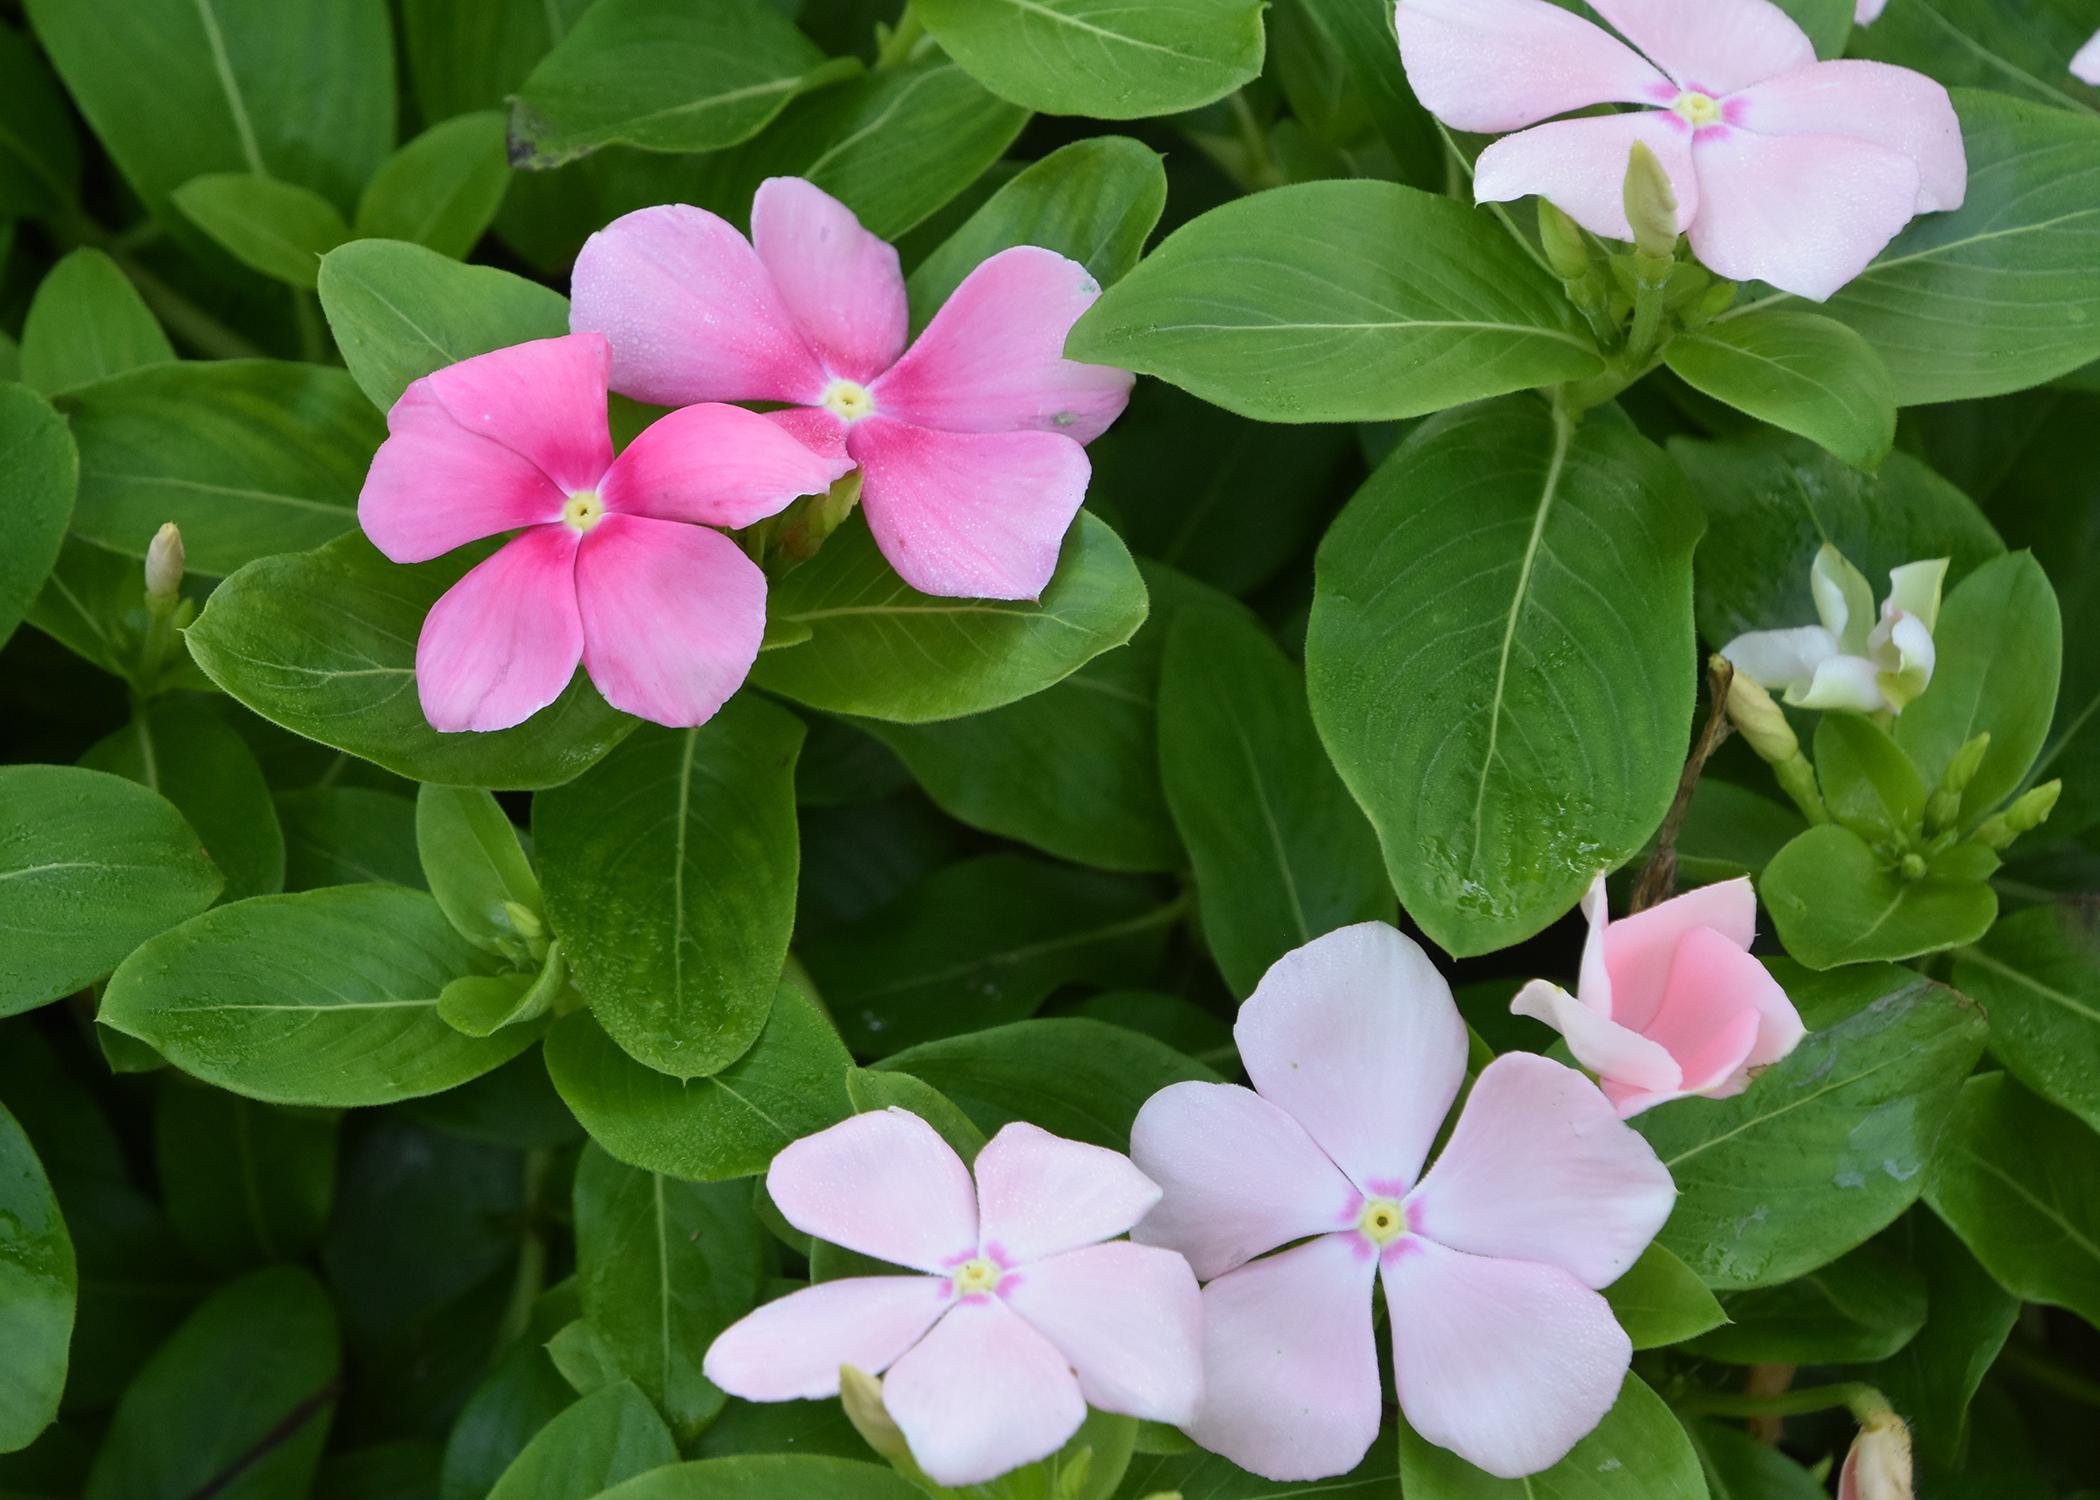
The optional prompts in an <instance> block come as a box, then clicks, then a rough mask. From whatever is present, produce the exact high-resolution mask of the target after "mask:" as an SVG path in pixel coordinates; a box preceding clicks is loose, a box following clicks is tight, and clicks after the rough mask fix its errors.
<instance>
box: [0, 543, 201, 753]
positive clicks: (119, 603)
mask: <svg viewBox="0 0 2100 1500" xmlns="http://www.w3.org/2000/svg"><path fill="white" fill-rule="evenodd" d="M208 583H209V580H206V579H201V578H198V577H197V576H196V575H194V574H191V575H188V576H187V577H186V578H185V579H184V582H183V595H184V597H185V598H188V599H191V600H200V599H201V597H202V595H203V594H205V593H206V592H207V590H208ZM144 585H145V575H144V573H143V572H142V571H141V570H140V563H139V559H138V558H136V557H125V556H124V555H122V554H121V553H117V552H111V551H109V550H108V549H107V548H104V547H97V546H95V545H93V544H92V543H89V542H83V541H82V540H80V538H79V537H77V536H68V537H67V538H66V539H65V542H64V543H63V544H62V545H61V546H60V547H59V549H58V561H57V562H56V563H55V564H53V566H52V568H51V576H50V577H48V578H46V579H45V580H44V587H43V591H42V592H41V593H39V594H38V595H37V596H36V599H35V602H33V603H32V604H31V605H30V606H29V613H28V614H27V615H26V616H24V619H25V621H26V622H27V623H28V624H31V625H34V626H35V627H36V628H37V629H38V630H41V631H42V632H44V634H46V635H48V636H50V637H51V638H52V639H53V640H55V641H57V642H59V643H60V644H61V645H63V646H64V647H65V648H66V649H67V650H68V651H71V652H72V653H73V654H74V655H76V656H78V657H80V658H82V659H83V660H85V661H89V662H93V663H94V664H95V665H96V666H97V667H99V668H101V669H102V670H103V671H105V672H107V673H108V674H109V675H110V676H112V677H116V678H119V679H121V680H123V681H127V682H132V683H134V684H135V685H136V686H137V687H138V689H139V690H140V691H141V692H149V693H155V692H164V691H168V690H172V689H194V690H197V691H201V692H210V691H211V687H212V683H211V679H210V678H209V677H206V676H205V675H204V674H203V673H202V672H201V671H199V670H198V669H197V664H196V663H195V662H193V661H191V660H190V659H189V658H188V657H187V656H186V655H183V654H181V653H173V654H171V655H170V656H169V657H168V658H167V659H166V660H164V661H162V662H161V664H160V669H159V671H158V672H157V673H155V674H152V675H151V677H150V678H148V677H147V674H146V672H145V670H144V666H143V663H142V661H141V656H142V650H141V647H142V645H143V642H144V637H145V633H146V626H147V623H148V622H147V616H146V599H145V593H144ZM142 678H146V679H147V680H143V681H141V680H140V679H142ZM97 727H100V726H97Z"/></svg>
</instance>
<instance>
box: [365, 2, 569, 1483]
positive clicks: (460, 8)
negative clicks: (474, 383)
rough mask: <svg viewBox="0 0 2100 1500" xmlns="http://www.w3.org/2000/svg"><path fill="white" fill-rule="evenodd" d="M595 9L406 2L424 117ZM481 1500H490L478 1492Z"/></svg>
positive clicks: (499, 94)
mask: <svg viewBox="0 0 2100 1500" xmlns="http://www.w3.org/2000/svg"><path fill="white" fill-rule="evenodd" d="M591 3H592V0H482V3H479V4H475V5H460V4H458V3H457V0H402V4H401V7H400V16H401V41H402V50H403V52H405V53H406V54H407V58H408V73H409V80H410V82H411V83H412V85H413V91H414V95H415V100H416V104H417V112H418V113H419V114H421V115H422V117H423V118H424V119H426V120H442V119H445V118H447V117H449V116H452V115H458V114H465V113H466V112H467V111H468V110H474V109H495V108H497V107H498V106H500V105H501V104H502V103H503V102H504V100H505V99H506V98H507V97H508V96H509V95H511V94H513V93H515V92H516V91H517V87H518V85H519V84H521V83H523V82H524V81H525V75H526V74H527V73H529V72H531V71H532V65H533V64H534V63H536V62H538V61H539V60H540V59H541V58H542V57H544V56H545V55H546V53H547V49H548V48H550V47H552V46H553V45H554V44H555V43H556V42H558V41H560V40H561V39H562V37H563V36H564V35H565V34H566V33H567V32H568V29H569V28H570V27H571V26H573V25H574V24H575V23H576V18H577V17H578V16H580V15H582V14H583V13H584V11H585V10H587V9H589V7H590V5H591ZM489 1477H490V1478H491V1479H493V1478H494V1477H495V1476H494V1475H491V1476H489ZM473 1500H482V1497H481V1495H480V1494H479V1493H477V1494H475V1495H474V1496H473Z"/></svg>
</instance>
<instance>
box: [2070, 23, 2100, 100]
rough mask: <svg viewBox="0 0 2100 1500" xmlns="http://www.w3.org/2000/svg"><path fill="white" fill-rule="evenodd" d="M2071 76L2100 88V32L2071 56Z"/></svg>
mask: <svg viewBox="0 0 2100 1500" xmlns="http://www.w3.org/2000/svg"><path fill="white" fill-rule="evenodd" d="M2071 76H2072V77H2074V78H2076V79H2077V80H2078V81H2079V82H2080V83H2090V84H2092V85H2093V86H2095V87H2096V88H2100V31H2096V32H2094V33H2093V35H2092V38H2091V40H2089V41H2087V43H2086V44H2085V45H2084V46H2083V47H2080V48H2079V49H2078V50H2077V51H2076V52H2075V53H2073V54H2072V55H2071Z"/></svg>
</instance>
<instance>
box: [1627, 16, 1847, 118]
mask: <svg viewBox="0 0 2100 1500" xmlns="http://www.w3.org/2000/svg"><path fill="white" fill-rule="evenodd" d="M1590 5H1591V8H1592V9H1594V10H1595V11H1596V12H1597V14H1598V15H1600V16H1602V17H1604V19H1605V20H1606V21H1609V22H1610V23H1611V24H1612V26H1613V27H1614V28H1615V29H1616V30H1617V31H1618V33H1619V35H1621V36H1623V37H1625V38H1626V40H1627V41H1629V42H1631V43H1633V45H1634V46H1636V47H1638V48H1640V49H1641V51H1642V52H1644V53H1646V54H1647V55H1648V56H1649V57H1650V58H1652V59H1654V60H1655V62H1656V63H1658V64H1659V65H1661V67H1662V69H1663V71H1664V72H1666V73H1668V74H1669V75H1670V76H1671V77H1672V78H1674V79H1676V80H1677V81H1678V82H1679V83H1680V84H1682V85H1684V87H1686V88H1688V89H1698V90H1699V91H1700V92H1701V93H1705V94H1712V95H1715V96H1719V95H1722V94H1732V93H1734V92H1735V91H1736V90H1737V89H1740V88H1745V87H1747V86H1748V85H1750V84H1753V83H1762V82H1763V81H1764V80H1765V79H1767V78H1773V77H1776V76H1778V75H1779V74H1781V73H1785V72H1789V71H1791V70H1792V69H1794V68H1805V67H1807V66H1808V65H1809V64H1810V63H1812V62H1814V61H1815V60H1816V48H1815V44H1814V43H1813V42H1811V41H1810V40H1809V39H1808V33H1807V32H1805V31H1803V30H1802V29H1801V28H1800V27H1799V26H1798V25H1796V24H1795V22H1794V18H1793V17H1792V16H1789V15H1788V14H1787V13H1786V12H1785V11H1783V10H1781V9H1780V8H1779V7H1778V6H1776V5H1774V4H1772V3H1771V0H1696V3H1690V4H1688V3H1687V0H1590Z"/></svg>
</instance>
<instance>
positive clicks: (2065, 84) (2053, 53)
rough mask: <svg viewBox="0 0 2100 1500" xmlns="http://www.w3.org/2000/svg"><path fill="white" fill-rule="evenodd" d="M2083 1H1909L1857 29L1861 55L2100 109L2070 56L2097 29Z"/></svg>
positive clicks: (1965, 82) (2036, 99)
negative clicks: (2011, 3) (2015, 3)
mask: <svg viewBox="0 0 2100 1500" xmlns="http://www.w3.org/2000/svg"><path fill="white" fill-rule="evenodd" d="M2092 22H2093V18H2092V16H2091V15H2090V14H2088V13H2087V11H2086V10H2085V8H2084V7H2082V6H2080V5H2078V4H2076V3H2075V0H2042V3H2039V4H2034V5H2021V6H2014V7H2008V6H2004V5H2000V4H1998V3H1996V0H1902V3H1901V4H1899V5H1893V6H1891V7H1890V8H1889V10H1888V11H1887V12H1886V13H1884V15H1883V17H1882V19H1881V20H1879V21H1876V22H1875V23H1874V24H1873V25H1872V26H1862V27H1860V28H1859V29H1858V30H1857V31H1856V32H1855V33H1854V34H1853V44H1852V50H1853V52H1854V53H1855V54H1856V55H1857V56H1860V57H1870V58H1874V59H1876V60H1877V61H1880V62H1890V63H1895V64H1897V65H1898V66H1900V67H1906V68H1914V69H1916V70H1917V71H1919V72H1921V73H1924V74H1926V75H1928V76H1929V77H1932V78H1937V79H1939V80H1940V81H1941V82H1943V83H1946V84H1949V85H1960V86H1963V87H1974V88H1989V89H1999V90H2002V91H2003V92H2005V93H2008V94H2011V95H2013V96H2014V97H2015V98H2019V99H2023V100H2027V101H2030V102H2032V103H2035V104H2053V105H2057V106H2063V105H2066V104H2068V105H2071V106H2073V107H2074V108H2077V109H2081V110H2084V111H2086V112H2088V113H2091V112H2093V111H2096V110H2100V89H2096V88H2094V87H2093V86H2092V85H2091V84H2088V83H2085V82H2084V81H2082V80H2080V79H2079V78H2076V77H2074V76H2073V75H2072V73H2071V68H2070V60H2071V57H2072V55H2073V54H2075V53H2076V52H2077V51H2078V49H2079V48H2080V47H2081V46H2082V45H2084V43H2085V42H2086V40H2087V39H2088V38H2090V37H2091V36H2092V34H2093V25H2092Z"/></svg>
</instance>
